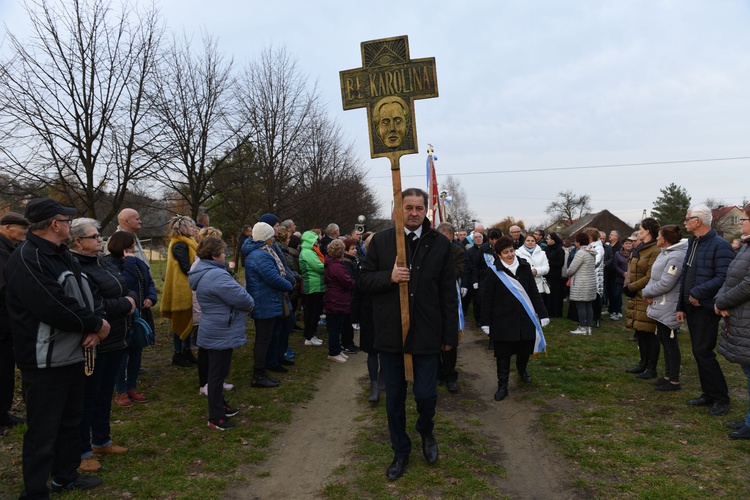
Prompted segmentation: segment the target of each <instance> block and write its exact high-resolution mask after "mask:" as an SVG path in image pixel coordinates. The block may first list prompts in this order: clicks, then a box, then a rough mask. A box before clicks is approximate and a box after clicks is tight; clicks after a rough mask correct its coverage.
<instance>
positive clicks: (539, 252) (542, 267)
mask: <svg viewBox="0 0 750 500" xmlns="http://www.w3.org/2000/svg"><path fill="white" fill-rule="evenodd" d="M516 255H517V256H518V257H520V258H522V259H524V260H525V261H526V262H528V263H529V264H530V265H531V269H536V276H534V281H535V282H536V289H537V290H538V291H539V293H544V286H543V285H542V277H543V276H547V274H549V260H547V254H546V253H545V251H544V250H543V249H542V247H541V246H539V245H537V246H535V247H534V250H533V251H530V250H529V249H528V248H526V245H522V246H521V248H519V249H518V250H516ZM532 274H533V273H532ZM496 277H497V276H496Z"/></svg>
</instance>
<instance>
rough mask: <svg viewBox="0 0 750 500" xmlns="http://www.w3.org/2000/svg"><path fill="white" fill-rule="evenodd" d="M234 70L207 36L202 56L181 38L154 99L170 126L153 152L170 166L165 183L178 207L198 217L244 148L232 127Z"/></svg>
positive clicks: (168, 57)
mask: <svg viewBox="0 0 750 500" xmlns="http://www.w3.org/2000/svg"><path fill="white" fill-rule="evenodd" d="M231 68H232V63H231V61H229V62H225V61H224V59H223V57H222V56H221V55H220V54H219V51H218V48H217V46H216V41H215V40H214V39H213V38H211V37H210V36H208V35H205V36H204V38H203V50H202V52H200V53H198V54H197V55H195V54H194V53H193V52H192V47H191V42H190V40H188V39H187V38H185V37H183V38H182V39H177V38H175V39H173V41H172V44H171V46H170V48H169V50H168V52H167V54H166V56H165V59H164V61H163V64H161V65H160V66H159V69H158V71H157V74H158V77H157V81H156V91H155V92H154V93H153V94H151V95H150V101H151V103H152V106H153V109H154V113H155V115H156V117H157V118H158V120H160V121H161V122H162V123H163V124H164V134H163V137H162V142H161V144H160V145H158V147H157V148H155V149H154V150H152V157H153V158H154V159H156V160H157V161H160V162H162V163H163V166H164V168H163V170H162V171H161V172H160V175H159V180H160V181H161V182H162V183H163V184H164V185H165V186H166V187H167V191H168V192H175V193H179V196H180V197H181V200H175V203H178V204H179V203H180V202H184V203H186V204H187V205H188V207H189V211H190V212H191V214H192V216H193V217H195V216H197V215H198V213H199V211H200V209H201V206H202V205H203V204H204V203H205V202H206V201H207V200H209V199H211V197H212V196H213V194H214V192H212V189H211V187H212V186H213V184H212V180H213V178H214V176H216V175H218V174H219V173H220V172H221V170H222V169H223V168H225V167H226V166H227V162H226V160H227V159H228V158H229V157H230V156H231V154H232V152H233V151H234V149H235V148H236V147H239V145H240V144H241V143H242V141H240V140H238V136H237V132H236V128H235V127H234V125H233V123H232V122H233V118H234V114H233V113H234V108H233V100H232V95H231V92H230V90H231V88H232V86H233V84H234V80H233V77H232V75H231Z"/></svg>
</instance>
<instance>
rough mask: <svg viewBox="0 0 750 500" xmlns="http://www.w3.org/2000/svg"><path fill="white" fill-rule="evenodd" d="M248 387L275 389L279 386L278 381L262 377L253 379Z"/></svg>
mask: <svg viewBox="0 0 750 500" xmlns="http://www.w3.org/2000/svg"><path fill="white" fill-rule="evenodd" d="M250 385H251V386H252V387H276V386H278V385H279V381H278V380H276V379H272V378H270V377H266V376H265V375H263V376H260V377H255V378H253V381H252V383H251V384H250Z"/></svg>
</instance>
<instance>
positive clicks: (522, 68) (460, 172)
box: [0, 0, 750, 227]
mask: <svg viewBox="0 0 750 500" xmlns="http://www.w3.org/2000/svg"><path fill="white" fill-rule="evenodd" d="M19 5H20V4H19V3H18V2H17V1H16V0H0V19H2V20H3V22H4V23H5V24H6V26H8V27H10V29H11V30H12V31H13V32H14V33H16V34H23V33H24V31H23V30H25V29H26V28H25V25H26V20H25V15H24V13H23V11H22V10H21V9H20V7H19ZM158 5H160V7H161V10H162V15H163V18H164V20H165V21H166V23H167V25H168V29H169V30H170V31H173V32H178V33H181V32H183V31H184V32H186V33H188V34H194V35H195V36H196V38H199V36H200V30H202V29H204V30H206V31H207V32H209V33H211V34H212V35H214V36H216V37H217V38H218V40H219V46H220V48H221V49H222V51H223V52H224V53H225V54H226V55H228V56H231V57H233V58H234V61H235V63H236V64H239V65H241V64H243V63H244V62H245V61H247V60H252V59H255V58H257V56H258V54H259V53H260V52H261V51H262V50H263V49H264V48H267V47H269V46H270V45H273V46H284V47H286V49H287V51H288V53H290V54H291V55H292V56H293V57H294V58H296V60H297V62H298V65H299V68H300V69H301V70H303V71H304V72H305V73H306V74H308V75H309V77H310V79H311V81H316V82H317V84H318V87H319V90H320V92H321V95H322V96H323V98H324V101H325V102H326V104H327V108H328V111H329V113H330V115H331V116H332V117H334V118H335V119H336V120H338V121H339V123H341V125H342V126H343V129H344V131H345V133H346V136H347V139H348V140H349V141H351V142H353V143H354V145H355V151H356V152H357V154H358V155H359V156H360V157H361V158H362V160H363V162H364V164H365V166H366V168H367V170H368V180H369V183H370V184H371V185H372V186H373V188H375V190H376V192H377V193H378V196H379V200H380V201H381V206H382V212H383V215H385V214H386V213H387V211H388V207H389V206H390V199H391V196H392V194H391V193H392V192H391V180H390V171H389V166H390V164H389V161H388V160H387V159H385V158H379V159H374V160H373V159H371V158H370V148H369V141H368V135H367V123H366V122H367V120H366V112H365V110H364V109H357V110H351V111H346V112H345V111H343V109H342V106H341V92H340V88H339V71H341V70H346V69H351V68H355V67H359V66H361V64H362V61H361V57H360V43H361V42H363V41H367V40H373V39H378V38H386V37H393V36H399V35H408V37H409V47H410V52H411V57H412V58H422V57H435V59H436V64H437V75H438V85H439V91H440V97H438V98H436V99H426V100H419V101H416V105H415V107H416V120H417V134H418V139H419V150H420V152H419V154H416V155H408V156H403V157H401V168H402V177H403V181H402V182H403V185H404V187H407V186H417V187H424V183H425V181H424V164H425V158H426V154H427V153H426V150H427V144H428V143H431V144H433V146H434V148H435V154H436V155H437V156H438V158H439V160H438V162H437V163H436V167H437V172H438V183H439V182H440V181H441V179H444V178H445V176H446V175H448V174H452V175H454V176H457V177H458V178H459V179H460V182H461V184H462V186H463V188H464V189H465V191H466V193H467V195H468V203H469V205H470V207H471V209H472V210H473V211H474V212H475V213H476V215H477V218H478V219H479V220H480V221H481V222H482V223H484V224H493V223H495V222H497V221H499V220H500V219H502V218H504V217H506V216H512V217H515V218H516V219H522V220H523V221H524V222H525V223H526V225H527V227H530V226H533V225H536V224H539V223H541V222H542V221H543V220H545V219H547V215H546V214H545V213H544V208H545V207H546V206H547V205H548V204H549V202H550V201H552V200H553V199H555V198H556V195H557V193H558V192H559V191H563V190H573V191H574V192H575V193H577V194H588V195H590V196H591V198H592V209H593V210H594V211H599V210H602V209H605V208H606V209H609V210H610V211H612V212H613V213H615V214H616V215H618V216H619V217H621V218H622V219H623V220H625V221H626V222H628V223H631V224H632V223H635V222H637V221H638V220H640V218H641V214H642V212H643V210H644V209H647V210H650V209H651V207H652V205H653V201H654V200H655V199H656V198H657V197H658V196H659V189H660V188H663V187H665V186H666V185H668V184H669V183H670V182H674V183H676V184H678V185H680V186H682V187H684V188H686V189H687V191H688V193H689V194H690V195H691V196H692V198H693V202H694V203H697V202H702V201H704V200H706V199H707V198H714V199H721V200H724V201H725V202H726V203H727V204H737V203H740V202H741V201H742V200H743V198H750V186H749V185H748V182H747V181H746V178H747V174H746V172H747V171H748V167H749V166H750V159H739V160H723V161H719V160H716V159H720V158H739V157H750V136H749V134H748V132H749V129H750V127H749V126H748V119H749V117H750V28H748V26H750V2H747V1H740V0H737V1H730V0H719V1H707V0H703V1H693V0H674V1H657V0H627V1H608V2H605V1H601V2H595V1H584V0H579V1H576V2H560V1H559V0H539V1H504V0H488V1H480V0H473V1H471V0H468V1H459V0H453V1H447V0H442V1H440V0H433V1H422V0H419V1H405V2H399V3H398V4H392V3H391V4H387V3H386V4H384V3H381V2H365V3H359V2H342V1H329V0H316V1H309V0H304V1H302V0H295V1H287V0H276V1H273V2H268V1H262V2H260V1H251V0H211V1H206V0H161V1H160V2H158ZM386 7H387V8H389V9H393V11H392V14H391V15H390V16H389V17H386V12H385V11H384V8H386ZM706 159H714V161H700V162H683V163H666V162H678V161H685V160H706ZM642 163H651V164H650V165H641V166H629V167H627V166H621V167H610V165H621V164H642ZM592 166H603V167H601V168H588V169H581V168H575V167H592Z"/></svg>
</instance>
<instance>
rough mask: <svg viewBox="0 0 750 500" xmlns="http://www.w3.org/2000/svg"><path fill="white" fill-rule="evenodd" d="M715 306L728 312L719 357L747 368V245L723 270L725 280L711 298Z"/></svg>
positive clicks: (749, 352) (749, 342) (749, 315)
mask: <svg viewBox="0 0 750 500" xmlns="http://www.w3.org/2000/svg"><path fill="white" fill-rule="evenodd" d="M714 303H715V304H716V307H718V308H719V309H721V310H728V311H729V318H728V319H729V323H728V324H727V321H726V320H724V321H722V322H721V334H722V335H721V336H722V338H721V340H720V341H719V354H721V355H722V356H724V357H725V358H727V360H729V361H731V362H732V363H740V364H743V365H750V245H749V244H748V242H745V243H743V245H742V247H741V248H740V250H739V252H737V256H736V257H735V258H734V260H733V261H732V263H731V264H729V269H728V270H727V279H726V281H724V284H723V285H722V287H721V289H720V290H719V293H717V294H716V298H715V299H714Z"/></svg>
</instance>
